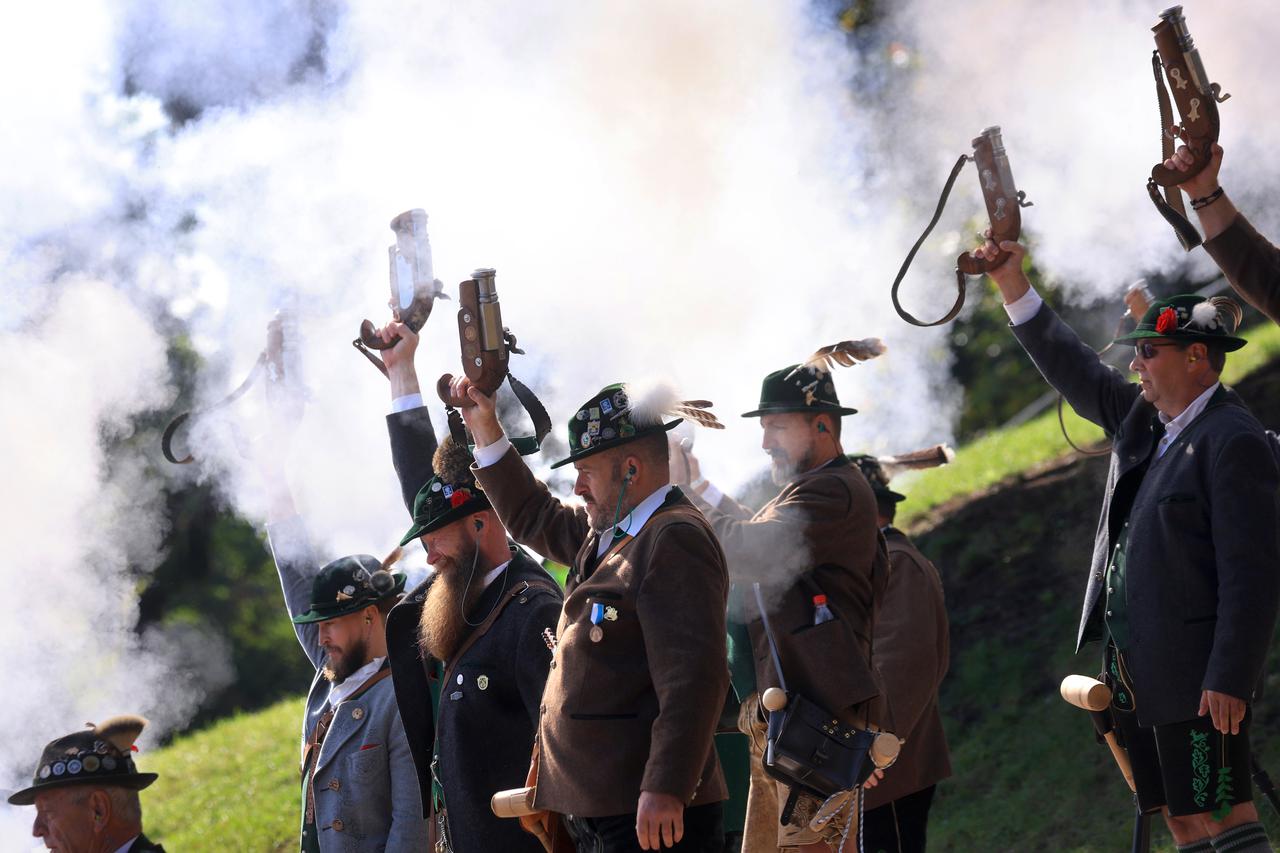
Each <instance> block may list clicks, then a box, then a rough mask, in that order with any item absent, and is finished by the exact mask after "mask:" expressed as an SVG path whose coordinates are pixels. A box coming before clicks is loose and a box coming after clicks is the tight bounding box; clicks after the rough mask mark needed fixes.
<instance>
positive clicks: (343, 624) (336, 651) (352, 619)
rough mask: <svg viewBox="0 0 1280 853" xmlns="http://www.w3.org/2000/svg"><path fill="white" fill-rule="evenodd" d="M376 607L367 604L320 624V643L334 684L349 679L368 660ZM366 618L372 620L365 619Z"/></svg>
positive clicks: (328, 673) (325, 670)
mask: <svg viewBox="0 0 1280 853" xmlns="http://www.w3.org/2000/svg"><path fill="white" fill-rule="evenodd" d="M375 609H376V608H373V607H366V608H364V609H363V610H358V611H356V612H355V613H348V614H347V615H346V616H339V617H338V618H336V619H326V620H325V621H323V622H320V623H317V627H318V628H319V629H320V636H319V640H320V645H321V646H323V647H324V651H325V662H324V670H323V672H324V677H325V678H327V679H329V680H330V681H332V682H334V683H338V682H341V681H345V680H346V679H347V677H348V676H349V675H351V673H353V672H355V671H356V670H357V669H359V668H360V667H362V666H364V665H365V664H366V663H368V656H369V653H368V638H369V635H370V633H371V632H372V629H373V627H374V626H373V624H372V622H373V613H372V612H371V611H374V610H375ZM366 617H367V618H368V619H369V620H370V621H369V622H366V621H365V619H366Z"/></svg>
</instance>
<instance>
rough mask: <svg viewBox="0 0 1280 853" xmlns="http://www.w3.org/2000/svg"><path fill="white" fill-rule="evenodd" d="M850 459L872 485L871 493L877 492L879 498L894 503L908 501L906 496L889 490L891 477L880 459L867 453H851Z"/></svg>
mask: <svg viewBox="0 0 1280 853" xmlns="http://www.w3.org/2000/svg"><path fill="white" fill-rule="evenodd" d="M848 459H849V461H850V462H852V463H853V464H854V465H857V466H858V470H859V471H861V472H862V476H864V477H866V478H867V482H868V483H870V484H871V491H873V492H875V495H876V497H877V498H882V499H884V500H888V501H893V502H894V503H899V502H901V501H905V500H906V499H907V496H906V495H904V494H902V493H901V492H895V491H894V490H893V489H891V488H889V475H888V473H886V472H885V470H884V466H883V465H881V464H880V460H879V459H877V458H876V457H874V456H871V455H869V454H866V453H850V454H849V455H848Z"/></svg>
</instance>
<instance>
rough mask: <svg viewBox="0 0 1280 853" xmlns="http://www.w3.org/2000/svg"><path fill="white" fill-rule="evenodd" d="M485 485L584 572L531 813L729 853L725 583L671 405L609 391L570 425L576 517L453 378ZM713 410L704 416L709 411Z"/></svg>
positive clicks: (555, 555)
mask: <svg viewBox="0 0 1280 853" xmlns="http://www.w3.org/2000/svg"><path fill="white" fill-rule="evenodd" d="M454 391H455V393H456V394H458V395H459V396H469V397H470V398H471V400H472V401H473V402H474V403H475V405H474V406H472V407H470V408H467V409H464V410H463V413H464V417H466V419H467V425H468V426H469V427H470V429H471V433H472V435H473V436H475V439H476V450H475V456H476V466H477V468H476V477H477V479H478V480H479V482H480V485H482V486H483V487H484V491H485V493H486V494H488V495H489V499H490V500H491V501H492V502H493V506H494V508H495V510H496V511H497V513H498V515H499V516H500V517H501V518H502V520H503V523H504V524H506V526H507V530H509V531H510V532H511V535H512V536H513V537H514V538H515V539H516V541H517V542H520V543H522V544H525V545H528V546H529V547H530V548H532V549H533V550H535V551H537V552H538V553H540V554H545V555H546V556H548V557H550V558H551V559H553V560H556V561H558V562H562V563H564V564H566V565H569V566H571V567H572V570H571V572H570V574H569V578H568V582H567V584H566V587H565V591H566V597H565V604H564V612H563V614H562V615H561V618H560V623H559V626H558V628H557V632H556V633H557V637H558V646H557V649H556V653H555V659H554V660H553V661H552V663H551V667H552V669H551V674H550V676H549V677H548V679H547V689H546V693H545V694H544V696H543V699H542V707H541V708H540V709H539V710H540V714H541V722H540V724H539V727H538V748H539V775H538V779H537V795H536V800H535V805H536V806H537V807H538V808H539V809H545V810H548V811H551V812H557V813H560V814H562V815H567V816H568V819H567V823H568V825H569V829H570V833H571V834H572V835H573V836H574V838H575V841H576V843H577V845H578V849H579V850H580V851H582V852H583V853H586V851H595V852H596V853H599V851H606V853H614V851H635V850H659V849H664V848H669V849H672V850H678V851H697V853H716V852H717V851H719V850H720V849H721V847H722V845H723V829H722V801H723V800H724V799H725V798H726V796H727V794H726V789H725V783H724V776H723V773H722V772H721V769H720V762H719V760H718V758H717V756H716V751H715V747H714V744H713V734H714V731H715V726H716V721H717V720H718V718H719V716H720V711H721V709H722V707H723V705H724V701H725V696H726V693H727V689H728V684H729V670H728V665H727V661H726V645H725V601H726V595H727V590H728V577H727V574H726V570H725V564H724V556H723V554H722V553H721V551H720V545H719V544H718V543H717V542H716V539H715V536H714V534H712V532H711V529H710V528H709V527H708V526H707V523H706V520H705V519H704V518H703V517H702V514H701V513H699V512H698V511H697V509H695V508H694V506H693V504H691V503H690V502H689V501H688V499H687V498H685V497H684V495H683V494H682V493H681V491H680V490H679V489H678V488H675V487H674V486H672V485H671V484H670V479H669V477H670V475H669V470H668V450H667V439H666V434H665V433H666V430H668V429H670V428H672V427H674V426H675V425H676V424H677V423H679V420H678V419H677V420H672V421H670V422H665V423H664V417H665V416H666V414H667V413H668V412H669V411H670V410H671V408H672V406H671V405H668V404H669V403H673V402H674V401H672V400H668V399H665V398H664V399H661V400H660V399H659V397H661V396H662V395H655V396H653V397H646V398H633V397H632V396H631V395H630V393H629V391H628V390H627V389H625V388H624V387H623V386H621V385H611V386H609V387H607V388H604V389H603V390H601V391H600V392H599V393H597V394H596V395H595V396H593V397H592V398H591V399H589V400H587V401H586V402H585V403H584V404H583V405H582V406H581V407H580V408H579V409H578V410H577V412H576V414H575V415H574V416H573V417H572V418H571V419H570V420H569V444H570V447H571V452H570V454H569V456H568V457H567V458H566V459H563V460H560V461H559V462H557V463H555V464H554V465H553V466H552V467H560V466H562V465H568V464H572V465H573V466H574V467H575V468H576V469H577V474H578V476H577V481H576V484H575V486H574V493H575V494H577V495H579V496H581V497H582V498H583V500H584V501H585V504H586V506H585V507H582V506H567V505H564V504H562V503H561V502H560V501H558V500H556V498H554V497H553V496H552V495H551V493H550V492H549V491H548V490H547V488H546V486H544V485H543V484H542V483H540V482H538V481H537V480H536V479H535V478H534V477H533V474H532V473H531V472H530V471H529V469H528V468H527V467H526V466H525V465H524V463H523V462H521V460H520V456H519V455H518V454H517V453H516V451H515V450H514V449H512V448H511V446H510V443H509V441H508V440H507V438H506V437H505V436H504V435H503V432H502V427H501V426H500V425H499V424H498V419H497V417H496V415H495V412H494V404H493V399H492V398H491V397H489V396H486V395H484V394H482V393H481V392H480V391H479V390H477V389H476V388H474V387H471V386H470V384H469V383H468V382H467V381H466V380H459V381H457V382H456V384H455V387H454ZM702 414H703V415H706V413H705V412H704V413H702Z"/></svg>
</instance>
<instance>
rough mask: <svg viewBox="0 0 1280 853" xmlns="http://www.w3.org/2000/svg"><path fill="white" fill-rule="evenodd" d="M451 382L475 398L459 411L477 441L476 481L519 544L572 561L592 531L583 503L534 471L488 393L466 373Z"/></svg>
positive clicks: (456, 391) (460, 393)
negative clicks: (562, 495)
mask: <svg viewBox="0 0 1280 853" xmlns="http://www.w3.org/2000/svg"><path fill="white" fill-rule="evenodd" d="M454 383H455V384H454V394H455V395H456V396H466V397H470V398H471V400H472V402H474V403H475V405H474V406H470V407H468V408H465V409H463V410H462V416H463V418H465V419H466V422H467V428H468V429H469V430H470V431H471V435H472V437H473V438H474V439H475V442H476V447H475V459H476V463H475V472H476V481H477V482H478V483H479V484H480V487H481V488H482V489H484V491H485V494H487V495H488V496H489V502H490V503H491V504H493V509H494V511H495V512H497V513H498V518H499V519H501V520H502V524H503V526H504V527H506V528H507V533H509V534H510V535H511V538H512V539H514V540H515V541H516V542H519V543H520V544H521V545H524V546H526V547H528V548H532V549H533V550H534V551H537V552H538V553H539V554H542V555H543V556H545V557H550V558H551V559H553V560H555V561H556V562H557V563H563V564H564V565H566V566H572V565H573V562H574V560H575V559H576V558H577V556H578V550H579V549H580V548H581V547H582V543H583V542H585V541H586V539H587V536H588V535H589V534H590V533H591V524H590V522H589V521H588V520H587V511H586V509H585V508H584V507H580V506H579V507H569V506H566V505H564V504H562V503H561V502H560V501H559V500H557V499H556V497H555V496H554V495H552V494H551V491H550V490H549V489H548V488H547V486H546V484H545V483H542V482H541V481H539V480H538V479H537V478H536V477H534V476H533V472H532V471H530V470H529V466H528V465H525V464H524V460H522V459H521V458H520V454H519V453H517V452H516V451H515V448H513V447H512V446H511V442H510V441H508V440H507V437H506V435H505V434H504V433H503V432H502V426H501V425H500V424H499V423H498V414H497V411H496V409H495V408H494V402H493V396H492V395H489V394H485V393H483V392H482V391H480V390H479V389H478V388H476V387H475V386H473V385H472V384H471V383H470V381H468V380H467V379H464V378H459V379H456V380H454Z"/></svg>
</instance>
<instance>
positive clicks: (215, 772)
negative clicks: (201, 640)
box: [138, 698, 303, 853]
mask: <svg viewBox="0 0 1280 853" xmlns="http://www.w3.org/2000/svg"><path fill="white" fill-rule="evenodd" d="M302 712H303V700H302V698H296V699H286V700H284V701H282V702H279V703H277V704H275V705H272V706H270V707H269V708H265V709H263V710H262V711H259V712H257V713H253V714H237V715H236V716H234V717H228V718H227V719H224V720H221V721H219V722H218V723H215V724H214V725H212V726H210V727H209V728H207V729H202V730H201V731H198V732H196V733H194V734H192V735H189V736H187V737H180V738H178V739H177V740H175V741H173V743H171V744H170V745H169V746H167V747H164V748H163V749H158V750H156V751H155V752H153V753H144V754H142V755H140V756H139V757H138V764H139V766H140V767H141V768H142V769H144V770H147V771H151V772H155V773H159V774H160V778H159V779H158V780H157V781H156V783H155V784H154V785H152V786H151V787H150V788H148V789H147V790H146V791H144V792H143V793H142V808H143V816H144V819H145V824H144V825H145V826H146V828H147V834H148V835H149V836H151V837H152V838H154V839H156V840H157V841H158V842H159V843H161V844H163V845H165V847H166V848H167V849H169V850H185V851H210V853H213V851H223V850H247V851H285V850H296V849H297V846H298V830H299V824H300V815H301V811H300V809H301V806H300V803H301V800H300V792H301V788H302V783H301V779H300V777H299V776H298V761H299V752H298V750H299V746H298V743H299V737H300V735H299V730H300V726H301V725H302Z"/></svg>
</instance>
